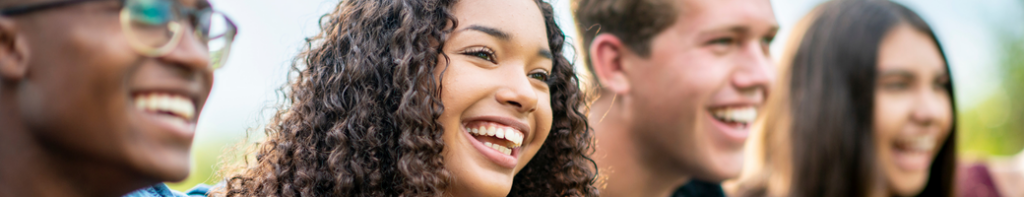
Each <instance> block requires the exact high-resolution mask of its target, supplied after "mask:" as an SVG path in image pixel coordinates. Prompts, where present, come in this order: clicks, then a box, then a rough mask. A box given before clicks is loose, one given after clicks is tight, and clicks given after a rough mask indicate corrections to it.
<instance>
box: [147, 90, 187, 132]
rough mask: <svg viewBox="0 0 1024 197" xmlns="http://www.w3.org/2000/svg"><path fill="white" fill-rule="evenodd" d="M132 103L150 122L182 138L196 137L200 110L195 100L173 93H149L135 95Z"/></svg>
mask: <svg viewBox="0 0 1024 197" xmlns="http://www.w3.org/2000/svg"><path fill="white" fill-rule="evenodd" d="M132 101H133V103H134V105H135V109H136V110H139V111H141V112H142V114H143V115H144V116H145V118H146V119H147V120H148V121H150V122H153V123H155V124H156V125H159V126H161V127H164V128H166V129H168V130H171V131H174V132H175V133H176V134H178V135H180V136H182V137H188V138H191V137H192V136H193V135H194V133H195V125H196V111H197V110H198V109H197V107H196V104H195V101H194V99H193V98H191V97H189V96H187V95H183V94H178V93H172V92H160V91H147V92H141V93H135V94H133V95H132Z"/></svg>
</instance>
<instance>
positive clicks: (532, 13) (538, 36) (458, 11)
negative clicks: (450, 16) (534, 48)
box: [452, 0, 547, 48]
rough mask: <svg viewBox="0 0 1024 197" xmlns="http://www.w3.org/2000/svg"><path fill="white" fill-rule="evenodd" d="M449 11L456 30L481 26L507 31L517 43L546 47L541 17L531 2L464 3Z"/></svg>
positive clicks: (479, 0) (486, 0)
mask: <svg viewBox="0 0 1024 197" xmlns="http://www.w3.org/2000/svg"><path fill="white" fill-rule="evenodd" d="M452 12H453V13H454V14H455V17H456V18H458V22H459V27H458V28H459V29H463V28H466V27H469V26H472V25H483V26H488V27H493V28H497V29H500V30H502V31H505V32H508V33H509V34H510V36H511V37H512V40H514V41H516V42H536V43H540V44H543V46H547V36H546V34H545V31H546V26H545V25H544V16H543V15H541V11H540V8H539V7H538V6H537V3H535V2H534V1H533V0H463V1H459V2H458V3H456V4H455V9H454V10H453V11H452ZM545 48H546V47H545Z"/></svg>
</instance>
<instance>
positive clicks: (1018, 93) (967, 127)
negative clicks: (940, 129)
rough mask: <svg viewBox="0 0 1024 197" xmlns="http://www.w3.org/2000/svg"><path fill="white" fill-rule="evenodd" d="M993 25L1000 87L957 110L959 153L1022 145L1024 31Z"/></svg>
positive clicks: (999, 151)
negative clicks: (972, 104) (997, 47)
mask: <svg viewBox="0 0 1024 197" xmlns="http://www.w3.org/2000/svg"><path fill="white" fill-rule="evenodd" d="M1009 21H1020V20H1009ZM993 26H995V28H994V29H996V30H997V31H998V32H999V33H998V35H997V36H998V39H997V40H998V41H999V46H1000V47H1001V51H1002V52H1003V53H1002V54H1001V56H1002V58H1001V59H1000V70H999V71H1000V77H1001V80H1000V83H999V88H997V91H996V93H994V94H992V95H990V96H988V98H987V99H985V100H984V101H983V102H982V103H981V104H979V105H977V106H975V107H973V108H970V109H965V110H963V111H961V112H960V113H959V114H958V116H957V117H958V118H959V119H960V120H959V122H958V123H959V124H960V125H959V128H958V130H957V132H958V135H957V137H958V138H959V149H960V152H961V153H967V154H971V155H978V156H1005V155H1013V154H1017V153H1019V152H1021V149H1022V148H1024V99H1022V98H1024V35H1021V34H1020V31H1014V29H1010V28H1019V27H1020V26H1016V27H1014V26H1005V24H1002V25H1000V24H993Z"/></svg>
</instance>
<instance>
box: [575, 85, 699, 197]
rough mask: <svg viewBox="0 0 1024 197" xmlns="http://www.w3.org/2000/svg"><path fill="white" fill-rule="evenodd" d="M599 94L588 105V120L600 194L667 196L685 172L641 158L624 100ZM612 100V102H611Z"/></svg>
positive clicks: (684, 179) (683, 179)
mask: <svg viewBox="0 0 1024 197" xmlns="http://www.w3.org/2000/svg"><path fill="white" fill-rule="evenodd" d="M612 97H613V96H612V95H601V98H600V99H598V100H597V101H596V102H595V103H594V104H593V105H591V112H592V114H590V116H589V117H590V122H591V124H592V125H594V130H595V133H596V136H597V150H596V151H595V153H594V156H593V159H594V161H595V162H597V166H598V168H599V170H600V171H599V172H600V174H602V175H605V177H601V178H603V179H604V180H605V185H603V186H604V187H603V189H602V191H601V195H602V196H610V197H618V196H646V197H667V196H670V195H671V194H672V192H674V191H675V190H676V188H678V187H680V186H682V185H683V184H686V182H687V181H688V180H689V175H688V174H687V173H683V172H680V171H679V169H668V168H665V167H664V165H657V164H655V163H653V162H652V160H651V159H644V156H643V153H642V152H641V151H642V150H641V148H639V147H637V145H638V144H637V143H638V142H637V140H635V139H634V138H633V137H632V135H630V134H631V133H633V132H635V131H631V130H630V129H631V128H632V127H631V126H630V125H631V123H632V120H631V118H630V114H629V113H630V112H628V111H625V109H629V108H628V106H624V105H628V100H629V99H625V98H622V97H623V96H618V97H617V98H614V99H613V98H612ZM612 100H615V101H612Z"/></svg>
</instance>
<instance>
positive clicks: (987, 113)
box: [169, 0, 1024, 191]
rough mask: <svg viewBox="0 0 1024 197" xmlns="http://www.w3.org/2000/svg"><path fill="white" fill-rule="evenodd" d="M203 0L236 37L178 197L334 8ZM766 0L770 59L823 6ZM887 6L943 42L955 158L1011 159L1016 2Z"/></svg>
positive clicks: (211, 169)
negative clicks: (906, 13) (909, 14)
mask: <svg viewBox="0 0 1024 197" xmlns="http://www.w3.org/2000/svg"><path fill="white" fill-rule="evenodd" d="M210 1H211V3H212V4H213V5H214V7H216V8H217V9H219V10H222V11H223V12H225V13H226V14H227V15H228V16H230V17H232V19H234V20H235V22H237V24H238V26H239V29H240V31H239V35H238V37H237V40H236V42H235V45H234V48H233V51H232V54H231V57H229V60H228V63H227V65H226V66H225V67H224V68H222V69H220V70H217V71H216V74H215V77H216V78H215V79H216V82H215V83H214V87H213V92H212V93H211V95H210V98H209V100H208V101H207V103H206V106H205V107H204V108H203V111H202V115H201V116H200V119H199V125H198V128H197V134H196V138H195V142H194V143H193V146H192V173H191V175H190V176H189V177H188V179H186V180H184V181H182V182H178V183H169V185H170V186H171V188H173V189H176V190H179V191H182V190H186V189H189V188H191V187H192V186H194V185H196V184H199V183H205V184H215V183H217V182H219V181H220V179H221V178H219V177H218V172H219V169H220V167H221V166H222V165H223V164H225V163H230V162H233V161H232V160H231V158H237V156H238V154H240V153H242V152H241V151H238V148H239V147H243V146H245V144H247V143H252V142H255V141H259V140H260V139H261V138H262V137H263V132H262V130H261V126H262V125H264V124H266V123H267V121H268V119H269V118H270V117H271V116H272V115H273V113H274V112H275V110H276V109H277V107H278V106H280V105H281V104H282V101H283V100H282V99H281V98H282V97H281V96H282V95H281V91H279V90H280V89H281V87H282V86H283V85H284V84H285V83H286V80H287V76H288V70H289V67H290V65H291V63H292V61H293V60H294V58H295V56H296V55H297V54H298V52H299V51H301V50H302V49H303V46H304V44H305V42H304V40H305V38H307V37H310V36H313V35H316V34H317V32H319V26H318V24H319V23H318V21H319V19H320V17H321V16H323V15H324V14H326V13H328V12H330V11H332V10H334V8H335V7H336V6H337V4H338V2H339V0H289V1H273V0H210ZM465 1H468V0H465ZM546 1H549V2H551V3H552V4H554V5H555V8H556V15H557V19H558V22H559V24H560V25H561V27H562V28H563V30H564V31H565V33H566V35H567V36H569V37H571V38H573V39H569V41H570V42H571V44H573V45H576V44H577V43H579V42H578V41H576V40H575V38H577V37H578V36H577V33H576V29H575V25H574V24H573V19H572V11H571V6H570V3H571V2H570V0H546ZM771 2H772V7H773V9H774V11H775V15H776V18H777V19H778V21H779V24H780V26H781V28H782V29H781V31H780V32H779V35H778V36H777V38H776V41H775V42H774V43H773V44H772V46H771V50H772V53H773V54H776V55H777V54H779V52H778V51H780V50H781V49H782V43H785V39H786V38H787V36H788V34H789V32H790V28H791V27H792V26H793V25H794V24H795V23H796V21H797V20H799V19H800V18H801V17H803V15H804V14H806V13H807V12H808V11H810V10H811V9H812V8H813V7H814V6H816V5H817V4H819V3H821V2H822V1H821V0H772V1H771ZM896 2H899V3H902V4H903V5H905V6H907V7H909V8H911V9H913V10H914V11H915V12H917V13H918V14H920V15H921V16H922V17H924V19H925V20H926V21H927V22H928V23H929V24H930V25H931V26H932V28H933V29H934V30H935V31H936V34H937V36H938V37H939V40H940V42H942V44H943V49H944V50H945V52H946V55H947V58H948V59H949V64H950V65H951V66H952V70H953V73H952V74H953V81H954V85H955V88H956V104H957V110H958V113H957V115H958V120H957V124H958V132H959V133H958V135H959V136H958V138H959V141H958V143H959V145H960V146H959V152H960V153H961V155H963V158H991V157H1006V156H1011V155H1015V154H1018V153H1020V152H1021V149H1022V148H1024V0H984V1H969V0H897V1H896ZM577 47H578V46H577ZM567 51H569V52H570V54H568V55H569V56H570V58H572V57H577V56H576V55H575V54H572V53H571V52H573V51H575V50H567ZM775 58H778V57H777V56H776V57H775ZM576 62H582V61H580V60H579V59H577V61H576ZM578 66H579V68H583V66H582V65H578Z"/></svg>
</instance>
